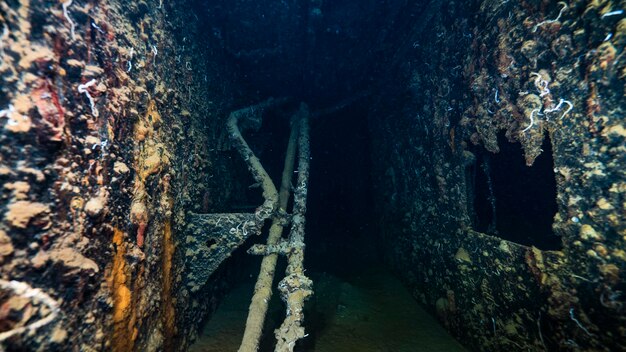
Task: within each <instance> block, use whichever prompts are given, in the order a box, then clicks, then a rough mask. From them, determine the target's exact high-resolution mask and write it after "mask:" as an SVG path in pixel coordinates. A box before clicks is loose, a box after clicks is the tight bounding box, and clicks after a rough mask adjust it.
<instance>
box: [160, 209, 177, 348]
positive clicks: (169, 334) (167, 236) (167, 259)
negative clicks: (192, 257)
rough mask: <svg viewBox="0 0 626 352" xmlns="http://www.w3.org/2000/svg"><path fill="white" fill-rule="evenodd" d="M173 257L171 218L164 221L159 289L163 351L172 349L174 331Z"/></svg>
mask: <svg viewBox="0 0 626 352" xmlns="http://www.w3.org/2000/svg"><path fill="white" fill-rule="evenodd" d="M173 257H174V241H173V240H172V224H171V220H169V219H168V220H167V221H166V222H165V226H164V228H163V258H162V259H163V262H162V264H163V266H162V269H163V290H162V291H161V301H162V302H163V310H162V312H161V313H162V315H161V319H162V322H163V327H164V332H163V337H164V341H163V349H164V350H165V351H170V350H173V346H172V338H173V336H174V334H175V333H176V324H175V323H176V320H175V316H176V311H175V309H174V302H173V301H172V258H173Z"/></svg>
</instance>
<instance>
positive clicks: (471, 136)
mask: <svg viewBox="0 0 626 352" xmlns="http://www.w3.org/2000/svg"><path fill="white" fill-rule="evenodd" d="M623 9H626V2H625V1H566V2H559V3H557V2H556V1H519V2H518V1H470V2H443V1H442V2H440V1H434V2H431V4H430V5H429V8H428V9H426V10H424V11H417V9H415V8H412V7H411V6H409V7H408V8H407V11H406V13H408V14H410V13H411V11H413V13H414V14H415V17H416V21H414V22H413V23H414V25H413V27H412V34H411V35H410V36H409V37H399V38H397V40H396V41H394V42H393V43H390V45H392V46H394V45H395V46H396V47H397V48H398V50H397V52H396V55H395V56H394V58H393V60H391V61H390V62H389V63H388V67H389V69H388V71H387V72H386V74H385V75H384V76H385V77H387V79H386V80H383V81H381V82H380V83H379V87H383V88H384V89H380V91H381V92H383V94H382V95H380V96H379V99H378V102H377V104H376V108H375V111H373V112H372V114H371V115H370V124H371V126H372V136H373V139H374V145H373V150H374V156H373V162H374V164H375V182H376V185H377V189H378V191H377V194H378V199H377V206H378V210H379V213H380V214H381V219H380V225H381V227H380V228H381V232H382V234H383V235H382V236H383V237H382V240H383V243H384V248H385V254H386V258H387V259H388V261H389V262H390V263H391V264H392V266H393V267H394V268H396V270H397V271H398V273H399V274H400V275H401V276H402V277H403V278H404V280H405V282H406V284H407V285H408V286H409V287H410V288H411V289H412V292H413V294H414V296H415V297H416V298H417V299H418V300H419V301H421V302H423V303H424V304H425V305H426V306H428V307H430V309H431V311H432V312H433V313H434V314H437V316H438V317H439V319H440V320H441V321H442V322H443V323H444V324H445V325H446V326H447V327H448V328H449V329H450V330H451V331H452V332H453V333H454V335H455V336H457V337H458V338H459V339H460V341H462V342H463V343H464V344H466V345H468V346H469V347H471V348H472V349H474V350H476V351H503V350H514V351H526V350H530V351H543V350H550V351H552V350H562V351H624V350H626V344H625V341H626V328H625V327H626V314H625V311H624V309H625V308H624V303H626V296H625V295H624V293H623V291H624V289H625V288H626V286H625V283H624V275H625V273H624V270H625V269H626V255H625V254H626V252H624V248H625V246H626V203H625V200H626V196H625V194H626V174H625V172H624V170H626V158H625V155H626V154H625V153H624V151H625V145H626V132H625V131H626V119H625V118H624V111H625V109H626V103H625V102H626V99H625V98H624V92H625V87H624V85H625V83H626V59H624V56H623V51H624V45H625V44H626V32H625V30H626V18H625V15H624V12H623ZM392 87H393V88H392ZM570 107H571V108H570ZM531 117H532V119H531ZM499 133H504V134H505V135H506V139H508V141H505V142H504V143H518V144H521V146H522V147H523V154H522V153H520V155H517V156H514V157H518V158H525V162H526V163H527V164H528V165H531V164H533V162H534V160H535V159H536V158H537V156H538V155H540V154H541V153H542V150H541V145H542V141H543V140H544V139H545V138H548V137H549V141H550V143H551V144H552V148H551V149H552V151H553V152H552V153H553V155H552V157H553V160H554V170H553V175H551V176H550V177H554V178H556V184H557V187H556V188H557V189H556V191H557V199H556V202H557V206H558V212H557V214H556V215H555V216H554V223H553V231H554V233H555V234H556V235H557V236H559V237H560V239H561V241H562V243H563V248H562V250H560V251H541V250H539V249H537V248H534V247H527V246H522V245H520V244H516V243H513V242H509V241H505V240H502V239H500V238H497V237H493V236H488V235H485V234H482V233H478V232H476V231H474V230H473V224H472V221H471V219H472V216H471V214H472V212H473V211H474V210H473V209H472V207H473V206H472V203H473V202H472V197H471V195H472V194H473V191H474V190H473V189H472V187H473V185H472V184H471V183H468V182H467V180H468V178H467V177H466V174H467V172H468V169H469V168H471V167H475V163H476V155H474V153H473V152H472V150H476V149H477V148H478V147H477V146H480V148H484V149H486V150H487V151H486V153H497V152H498V151H499V150H500V146H499V145H498V140H497V138H496V137H497V135H498V134H499ZM501 143H502V142H501ZM473 165H474V166H473ZM515 176H516V175H513V174H512V175H510V178H514V177H515ZM539 201H541V200H539ZM530 220H532V219H530Z"/></svg>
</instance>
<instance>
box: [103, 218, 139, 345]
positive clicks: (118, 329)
mask: <svg viewBox="0 0 626 352" xmlns="http://www.w3.org/2000/svg"><path fill="white" fill-rule="evenodd" d="M113 244H115V246H116V252H115V256H114V257H113V267H112V269H111V272H110V273H109V275H108V277H107V284H108V286H109V288H110V289H111V293H112V296H113V336H112V339H111V340H112V341H111V342H112V343H111V347H112V350H113V351H132V349H133V346H134V343H135V338H136V328H135V322H136V317H135V312H134V304H133V292H132V291H131V290H130V289H129V286H130V281H131V276H130V275H129V273H128V271H129V268H128V266H127V265H126V260H125V259H124V256H125V254H126V242H124V232H122V231H121V230H119V229H115V230H114V233H113Z"/></svg>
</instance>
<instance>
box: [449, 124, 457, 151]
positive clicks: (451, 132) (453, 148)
mask: <svg viewBox="0 0 626 352" xmlns="http://www.w3.org/2000/svg"><path fill="white" fill-rule="evenodd" d="M454 143H455V141H454V127H452V129H451V130H450V148H451V149H452V152H453V153H454V152H456V146H455V144H454Z"/></svg>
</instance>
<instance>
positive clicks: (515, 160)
mask: <svg viewBox="0 0 626 352" xmlns="http://www.w3.org/2000/svg"><path fill="white" fill-rule="evenodd" d="M498 145H499V146H500V152H499V153H496V154H493V153H490V152H488V151H486V150H485V149H484V148H482V147H481V148H480V149H478V150H476V156H477V161H476V164H475V165H474V166H473V167H472V170H470V173H471V177H470V180H471V182H472V183H473V187H472V189H473V198H474V214H473V215H474V216H473V225H474V228H475V229H476V230H477V231H480V232H484V233H487V234H489V235H493V236H497V237H500V238H503V239H505V240H508V241H512V242H516V243H519V244H523V245H527V246H535V247H537V248H539V249H542V250H560V249H561V248H562V242H561V238H560V237H558V236H556V235H555V234H554V233H553V231H552V222H553V219H554V215H555V214H556V212H557V210H558V208H557V204H556V180H555V178H554V171H553V170H554V162H553V159H552V144H551V142H550V139H549V137H546V138H545V139H544V142H543V145H542V149H543V152H542V153H541V155H539V157H537V159H536V160H535V163H534V164H533V165H532V166H530V167H529V166H526V163H525V160H524V152H523V150H522V148H521V145H520V144H519V143H511V142H509V141H508V140H507V139H506V137H505V136H504V134H501V135H499V136H498Z"/></svg>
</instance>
